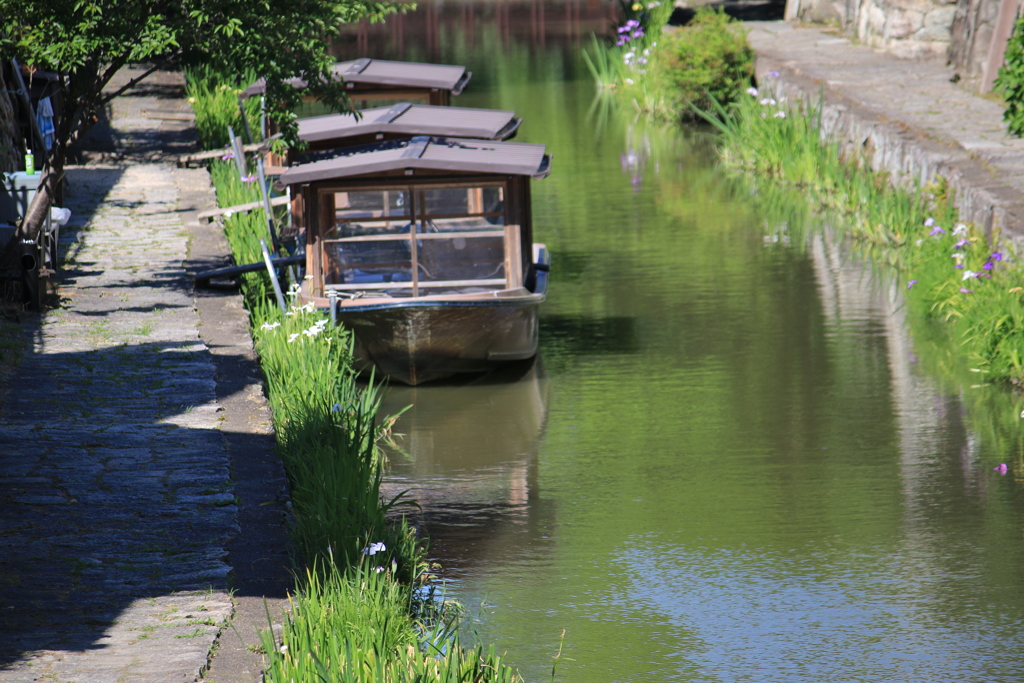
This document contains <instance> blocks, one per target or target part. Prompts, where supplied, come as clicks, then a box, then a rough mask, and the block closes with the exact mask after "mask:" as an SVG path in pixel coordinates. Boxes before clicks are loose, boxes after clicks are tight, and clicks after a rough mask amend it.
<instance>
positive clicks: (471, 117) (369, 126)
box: [298, 102, 523, 143]
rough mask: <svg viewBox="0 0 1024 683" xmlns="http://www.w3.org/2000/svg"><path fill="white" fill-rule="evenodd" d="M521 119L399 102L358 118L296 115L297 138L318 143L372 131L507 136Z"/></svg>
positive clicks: (505, 113) (511, 114) (364, 112)
mask: <svg viewBox="0 0 1024 683" xmlns="http://www.w3.org/2000/svg"><path fill="white" fill-rule="evenodd" d="M522 121H523V120H522V119H519V118H516V116H515V112H513V111H503V110H498V109H469V108H466V107H439V106H435V105H430V104H409V103H407V102H403V103H401V104H396V105H394V106H391V107H375V108H373V109H364V110H362V111H361V112H359V117H358V118H356V115H355V114H331V115H329V116H314V117H312V118H308V119H299V121H298V124H299V138H300V139H302V140H305V141H306V142H311V143H322V142H325V141H328V140H335V139H337V140H343V139H344V138H349V137H356V136H360V135H372V134H374V133H389V134H397V135H443V136H450V137H460V138H481V139H484V140H507V139H509V138H510V137H512V136H513V135H515V133H516V130H517V129H518V128H519V124H520V123H522Z"/></svg>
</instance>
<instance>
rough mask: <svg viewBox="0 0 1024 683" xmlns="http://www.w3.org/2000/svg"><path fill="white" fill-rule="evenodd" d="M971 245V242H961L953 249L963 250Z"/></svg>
mask: <svg viewBox="0 0 1024 683" xmlns="http://www.w3.org/2000/svg"><path fill="white" fill-rule="evenodd" d="M970 243H971V241H970V240H960V241H959V242H957V243H956V244H954V245H953V248H954V249H963V248H964V247H966V246H967V245H968V244H970Z"/></svg>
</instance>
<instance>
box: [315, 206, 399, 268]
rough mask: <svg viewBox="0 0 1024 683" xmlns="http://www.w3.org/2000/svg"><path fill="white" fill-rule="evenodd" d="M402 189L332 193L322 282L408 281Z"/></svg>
mask: <svg viewBox="0 0 1024 683" xmlns="http://www.w3.org/2000/svg"><path fill="white" fill-rule="evenodd" d="M409 197H410V193H409V191H408V190H407V189H401V188H394V189H387V190H359V191H351V192H335V193H334V196H333V200H334V201H333V204H334V220H333V221H332V224H331V225H330V226H329V228H328V230H327V232H326V234H325V235H324V252H323V253H324V284H329V285H333V284H376V285H379V284H381V283H387V282H411V281H412V255H411V252H410V245H409V235H410V234H411V230H412V225H413V223H412V207H411V202H410V199H409Z"/></svg>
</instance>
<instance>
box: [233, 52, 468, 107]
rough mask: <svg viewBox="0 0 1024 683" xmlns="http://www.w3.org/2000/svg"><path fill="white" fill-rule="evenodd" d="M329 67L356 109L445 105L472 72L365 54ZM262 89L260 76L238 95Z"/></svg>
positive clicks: (301, 85)
mask: <svg viewBox="0 0 1024 683" xmlns="http://www.w3.org/2000/svg"><path fill="white" fill-rule="evenodd" d="M333 71H334V75H335V77H336V78H338V79H339V80H340V81H342V82H343V83H344V85H345V90H346V91H347V93H348V96H349V98H350V99H351V100H352V104H353V106H354V107H355V108H356V109H365V108H366V107H369V106H371V105H378V106H380V105H385V104H393V103H397V102H412V103H422V104H433V105H438V106H443V107H444V106H448V105H449V104H451V98H452V96H453V95H458V94H460V93H461V92H462V90H463V88H465V87H466V85H467V84H468V83H469V79H470V78H472V76H473V74H472V72H470V71H466V67H464V66H454V65H450V64H423V63H420V62H393V61H388V60H384V59H367V58H363V59H356V60H353V61H348V62H337V63H336V64H335V65H334V69H333ZM288 83H289V84H291V85H292V86H294V87H296V88H299V89H303V88H305V87H306V82H305V81H304V80H302V79H301V78H292V79H290V80H289V81H288ZM265 91H266V81H265V80H264V79H260V80H258V81H256V82H255V83H253V84H252V85H250V86H249V87H247V88H246V89H245V90H244V91H242V93H241V95H239V98H240V99H243V100H245V99H248V98H250V97H259V96H262V95H263V93H264V92H265ZM307 99H309V100H310V101H311V100H312V98H307ZM321 113H323V112H321ZM300 115H309V113H308V112H307V113H305V114H300Z"/></svg>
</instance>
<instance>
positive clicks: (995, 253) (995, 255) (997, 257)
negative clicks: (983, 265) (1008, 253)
mask: <svg viewBox="0 0 1024 683" xmlns="http://www.w3.org/2000/svg"><path fill="white" fill-rule="evenodd" d="M988 257H989V259H991V260H993V261H1002V260H1003V255H1002V254H1000V253H999V252H998V251H993V252H992V253H991V254H989V255H988Z"/></svg>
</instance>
